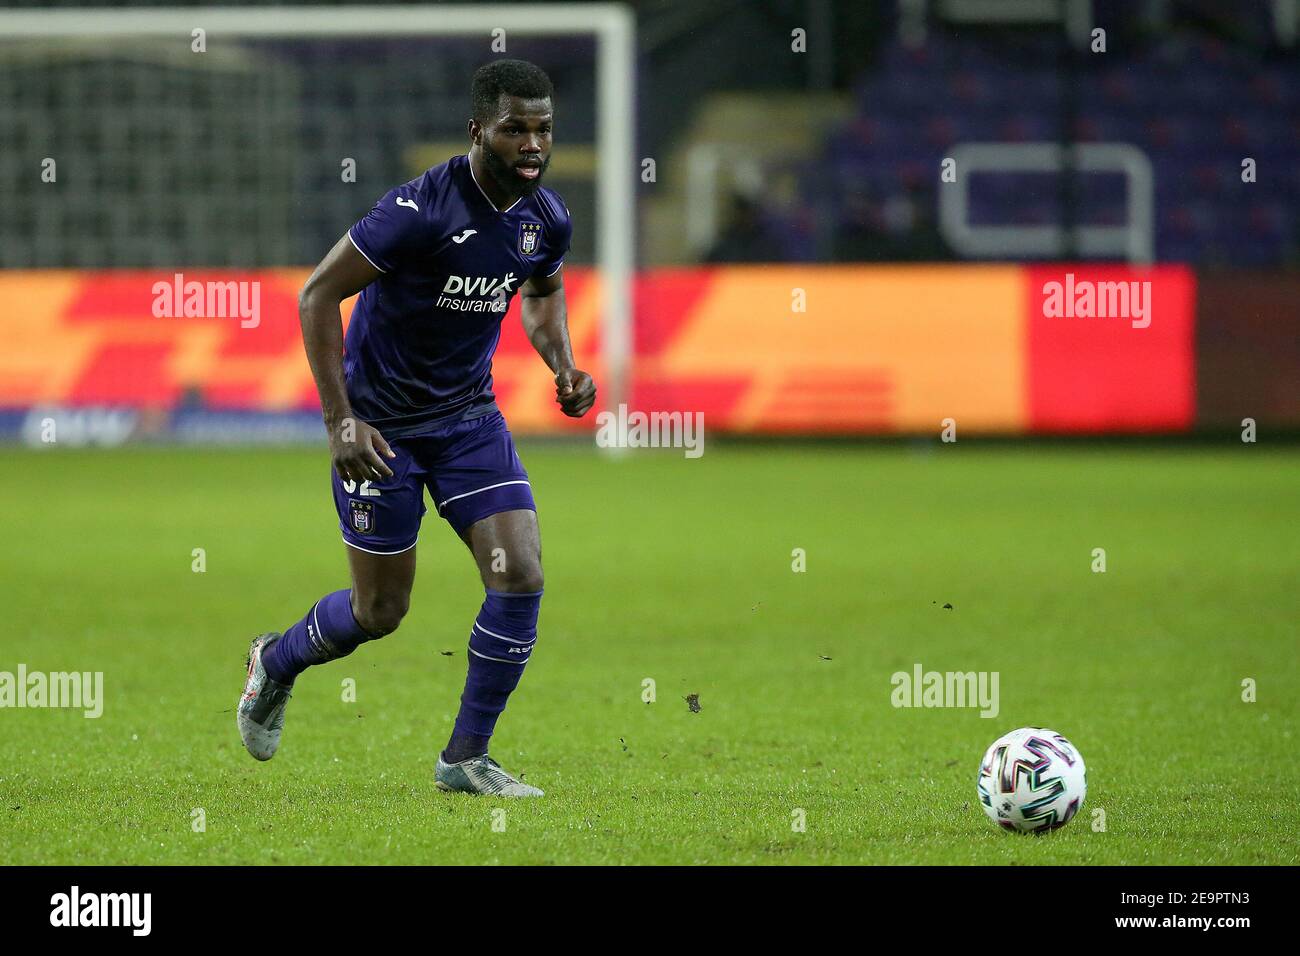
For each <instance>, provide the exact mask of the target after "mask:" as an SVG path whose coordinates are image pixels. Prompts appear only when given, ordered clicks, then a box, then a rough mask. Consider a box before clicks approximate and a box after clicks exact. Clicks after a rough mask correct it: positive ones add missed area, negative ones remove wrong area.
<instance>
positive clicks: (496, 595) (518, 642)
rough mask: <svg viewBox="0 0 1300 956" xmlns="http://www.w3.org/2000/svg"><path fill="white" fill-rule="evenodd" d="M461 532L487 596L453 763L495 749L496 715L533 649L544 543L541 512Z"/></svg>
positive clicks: (477, 624) (492, 518) (504, 515)
mask: <svg viewBox="0 0 1300 956" xmlns="http://www.w3.org/2000/svg"><path fill="white" fill-rule="evenodd" d="M462 538H463V539H464V541H465V543H466V544H467V545H469V549H470V551H471V552H472V553H473V555H474V561H475V563H476V564H477V565H478V569H479V577H480V578H481V579H482V581H483V589H484V600H483V606H482V607H481V608H480V609H479V613H478V617H477V618H476V619H475V621H474V626H473V628H472V629H471V631H470V638H469V659H470V662H469V674H468V677H467V679H466V683H465V692H464V694H463V695H462V696H461V704H460V712H459V713H458V714H457V715H456V725H455V729H454V730H453V731H452V735H451V739H450V740H449V741H448V742H447V747H446V750H445V751H444V759H446V760H448V761H450V762H455V761H458V760H464V759H465V758H466V757H477V756H479V755H481V754H485V753H487V752H488V741H489V739H490V738H491V736H492V731H493V730H494V729H495V728H496V722H497V719H498V718H499V717H500V716H501V714H502V712H503V711H504V710H505V707H506V701H507V700H509V698H510V695H511V693H513V692H514V689H515V687H516V686H518V684H519V679H520V677H522V676H523V671H524V666H525V665H526V664H527V663H528V659H529V658H530V657H531V656H532V651H533V645H534V644H535V642H536V641H537V616H538V612H539V610H540V608H541V603H542V584H543V581H542V545H541V536H540V534H539V532H538V528H537V513H536V512H535V511H528V510H525V509H517V510H513V511H502V512H498V513H497V514H494V515H489V516H488V517H486V518H483V519H481V520H479V521H476V522H475V523H474V524H473V525H471V526H470V527H469V528H468V529H467V530H466V531H465V533H464V534H463V535H462Z"/></svg>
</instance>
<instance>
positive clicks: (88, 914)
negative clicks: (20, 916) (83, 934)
mask: <svg viewBox="0 0 1300 956" xmlns="http://www.w3.org/2000/svg"><path fill="white" fill-rule="evenodd" d="M50 907H51V909H50V925H51V926H69V927H76V926H96V927H98V926H127V927H130V929H131V935H132V936H148V935H149V931H150V930H151V929H152V927H153V894H152V893H82V892H81V887H79V886H74V887H72V890H71V892H68V893H55V894H54V895H53V896H51V897H50Z"/></svg>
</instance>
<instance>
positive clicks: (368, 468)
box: [330, 418, 397, 481]
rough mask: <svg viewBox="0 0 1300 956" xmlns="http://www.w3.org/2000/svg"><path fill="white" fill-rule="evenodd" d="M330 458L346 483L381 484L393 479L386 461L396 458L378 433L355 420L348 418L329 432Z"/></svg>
mask: <svg viewBox="0 0 1300 956" xmlns="http://www.w3.org/2000/svg"><path fill="white" fill-rule="evenodd" d="M330 457H331V458H332V459H333V463H334V470H335V471H336V472H337V473H338V476H339V477H340V478H341V479H343V480H344V481H378V480H380V479H381V478H391V477H393V469H391V468H389V467H388V464H387V462H385V461H384V459H385V458H396V457H397V455H396V453H394V451H393V450H392V449H391V448H389V447H388V442H386V441H384V436H383V435H381V434H379V429H377V428H372V427H371V426H369V425H367V424H366V423H365V422H363V421H358V420H357V419H355V418H345V419H343V423H342V424H341V425H339V426H338V427H337V428H331V429H330Z"/></svg>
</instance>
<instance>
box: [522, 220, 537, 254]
mask: <svg viewBox="0 0 1300 956" xmlns="http://www.w3.org/2000/svg"><path fill="white" fill-rule="evenodd" d="M541 244H542V224H541V223H540V222H521V223H520V224H519V254H520V255H521V256H534V255H536V254H537V250H538V249H539V248H540V247H541Z"/></svg>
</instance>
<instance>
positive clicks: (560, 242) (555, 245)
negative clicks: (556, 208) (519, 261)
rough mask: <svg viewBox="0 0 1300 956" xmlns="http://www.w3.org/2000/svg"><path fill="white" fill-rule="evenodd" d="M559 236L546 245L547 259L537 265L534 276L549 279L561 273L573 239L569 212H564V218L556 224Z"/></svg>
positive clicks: (566, 210)
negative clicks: (561, 267)
mask: <svg viewBox="0 0 1300 956" xmlns="http://www.w3.org/2000/svg"><path fill="white" fill-rule="evenodd" d="M556 230H557V232H558V235H556V236H555V238H554V239H553V240H551V241H548V242H547V243H546V257H545V258H544V259H542V260H541V261H540V262H538V263H537V268H536V269H534V270H533V275H535V276H544V277H547V278H549V277H550V276H553V275H555V273H557V272H559V271H560V266H562V265H564V257H565V256H567V255H568V254H569V242H570V240H572V239H573V220H572V219H570V218H569V210H568V209H565V210H564V218H563V219H561V220H560V222H558V223H557V224H556Z"/></svg>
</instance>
